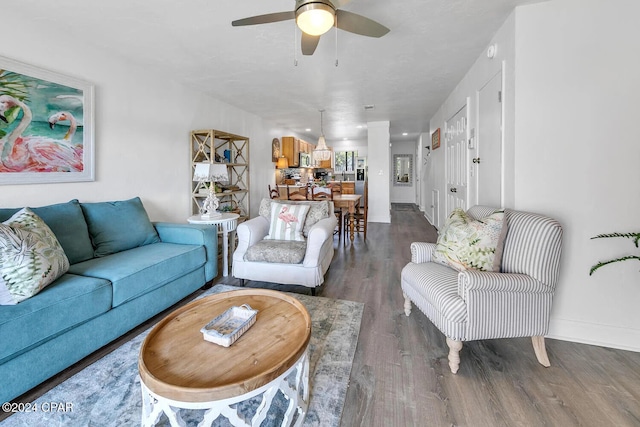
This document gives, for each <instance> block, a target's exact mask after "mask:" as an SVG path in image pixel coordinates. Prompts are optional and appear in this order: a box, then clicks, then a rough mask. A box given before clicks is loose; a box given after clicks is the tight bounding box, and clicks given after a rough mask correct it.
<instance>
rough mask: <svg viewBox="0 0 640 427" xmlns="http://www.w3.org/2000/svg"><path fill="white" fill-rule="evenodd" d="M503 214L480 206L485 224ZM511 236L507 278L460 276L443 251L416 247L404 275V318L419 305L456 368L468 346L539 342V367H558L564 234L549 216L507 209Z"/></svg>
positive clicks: (502, 274)
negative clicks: (553, 362) (547, 339)
mask: <svg viewBox="0 0 640 427" xmlns="http://www.w3.org/2000/svg"><path fill="white" fill-rule="evenodd" d="M494 211H495V209H494V208H489V207H486V206H474V207H473V208H471V209H469V210H468V211H467V214H468V215H469V216H470V217H472V218H474V219H476V220H479V219H481V218H485V217H487V216H489V215H490V214H492V213H493V212H494ZM504 220H505V221H506V227H507V228H506V234H505V235H504V241H503V242H504V246H503V251H502V259H501V264H500V267H499V271H493V272H492V271H479V270H473V269H467V270H463V271H457V270H455V269H453V268H451V267H449V266H447V265H443V264H441V263H438V262H434V259H433V254H434V250H435V248H436V244H433V243H420V242H414V243H412V244H411V262H410V263H409V264H407V265H406V266H405V267H404V269H403V270H402V274H401V286H402V291H403V294H404V297H405V303H404V311H405V314H406V315H407V316H409V315H410V314H411V307H412V303H413V304H415V305H416V306H417V307H418V308H419V309H420V310H421V311H422V312H423V313H424V314H425V315H426V316H427V317H428V318H429V320H431V322H432V323H433V324H434V325H435V326H436V327H437V328H438V329H439V330H440V331H441V332H442V333H443V334H444V335H445V336H446V342H447V345H448V346H449V356H448V359H449V367H450V368H451V372H453V373H454V374H455V373H456V372H457V371H458V368H459V365H460V354H459V353H460V350H461V349H462V343H463V342H464V341H472V340H483V339H493V338H514V337H531V338H532V342H533V348H534V351H535V355H536V358H537V359H538V362H540V364H542V365H543V366H545V367H548V366H550V363H549V358H548V356H547V352H546V348H545V343H544V336H545V335H546V334H547V332H548V327H549V315H550V312H551V302H552V299H553V294H554V291H555V287H556V283H557V281H558V271H559V263H560V252H561V241H562V228H561V226H560V224H559V223H558V222H557V221H555V220H553V219H551V218H547V217H545V216H542V215H538V214H533V213H527V212H520V211H514V210H510V209H506V210H505V212H504Z"/></svg>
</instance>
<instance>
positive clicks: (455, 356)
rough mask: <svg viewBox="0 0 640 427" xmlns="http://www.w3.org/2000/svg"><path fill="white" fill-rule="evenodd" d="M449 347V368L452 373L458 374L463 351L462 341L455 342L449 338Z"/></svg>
mask: <svg viewBox="0 0 640 427" xmlns="http://www.w3.org/2000/svg"><path fill="white" fill-rule="evenodd" d="M447 345H448V346H449V368H450V369H451V373H452V374H455V373H457V372H458V368H459V367H460V350H462V341H455V340H452V339H451V338H449V337H447Z"/></svg>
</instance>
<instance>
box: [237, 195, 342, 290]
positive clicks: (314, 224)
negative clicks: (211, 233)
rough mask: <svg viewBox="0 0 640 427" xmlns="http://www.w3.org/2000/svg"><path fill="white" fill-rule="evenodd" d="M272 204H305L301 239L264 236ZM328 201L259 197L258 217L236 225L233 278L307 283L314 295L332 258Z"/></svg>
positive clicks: (333, 222) (330, 205)
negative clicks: (305, 213)
mask: <svg viewBox="0 0 640 427" xmlns="http://www.w3.org/2000/svg"><path fill="white" fill-rule="evenodd" d="M272 204H278V205H280V206H284V205H287V204H289V205H295V206H298V205H308V206H309V207H310V209H309V213H308V214H307V215H306V218H305V221H304V224H303V225H304V227H303V234H304V238H303V239H301V240H293V241H285V240H273V239H268V238H266V237H267V236H268V235H269V234H270V224H271V222H272V221H271V220H272V214H271V212H272ZM333 209H334V207H333V202H331V201H289V200H271V199H266V198H265V199H262V201H261V203H260V213H259V215H258V216H257V217H255V218H252V219H250V220H249V221H245V222H243V223H242V224H240V225H238V228H237V229H236V232H237V236H238V246H237V249H236V250H235V252H234V253H233V267H232V268H233V270H232V274H233V276H234V277H236V278H238V279H241V280H242V282H243V283H244V280H256V281H261V282H272V283H278V284H293V285H302V286H307V287H309V288H311V289H312V294H314V295H315V288H316V287H318V286H320V285H322V283H323V282H324V275H325V273H326V272H327V270H328V269H329V265H330V264H331V260H332V259H333V252H334V250H333V229H334V228H335V226H336V217H335V216H334V215H333Z"/></svg>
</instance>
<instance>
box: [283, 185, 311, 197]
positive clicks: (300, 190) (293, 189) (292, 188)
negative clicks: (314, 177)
mask: <svg viewBox="0 0 640 427" xmlns="http://www.w3.org/2000/svg"><path fill="white" fill-rule="evenodd" d="M287 199H289V200H307V187H298V186H296V185H287Z"/></svg>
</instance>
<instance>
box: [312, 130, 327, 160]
mask: <svg viewBox="0 0 640 427" xmlns="http://www.w3.org/2000/svg"><path fill="white" fill-rule="evenodd" d="M313 159H314V160H318V161H321V160H331V150H329V148H328V147H327V143H326V142H325V140H324V136H321V137H320V138H318V145H317V146H316V149H315V150H313Z"/></svg>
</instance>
